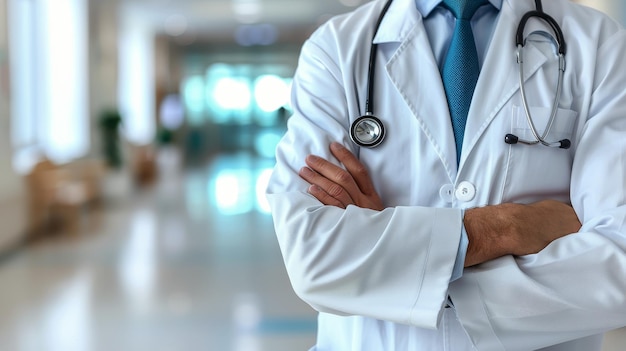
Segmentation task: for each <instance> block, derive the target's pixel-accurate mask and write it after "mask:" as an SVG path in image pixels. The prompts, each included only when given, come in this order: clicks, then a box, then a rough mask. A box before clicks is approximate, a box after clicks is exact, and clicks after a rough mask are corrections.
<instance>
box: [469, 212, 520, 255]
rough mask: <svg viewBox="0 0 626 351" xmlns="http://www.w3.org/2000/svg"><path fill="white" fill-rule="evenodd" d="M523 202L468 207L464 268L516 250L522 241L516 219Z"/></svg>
mask: <svg viewBox="0 0 626 351" xmlns="http://www.w3.org/2000/svg"><path fill="white" fill-rule="evenodd" d="M522 207H523V205H518V204H501V205H495V206H485V207H479V208H473V209H468V210H466V211H465V216H464V218H463V225H464V226H465V230H466V232H467V236H468V239H469V245H468V247H467V255H466V259H465V267H469V266H473V265H476V264H480V263H483V262H486V261H489V260H492V259H495V258H498V257H501V256H505V255H510V254H513V253H514V250H515V248H516V242H517V241H518V240H519V239H518V237H517V233H518V232H519V231H518V230H517V228H516V222H515V221H514V220H512V219H514V218H517V217H518V214H519V213H520V212H519V211H521V210H523V209H522Z"/></svg>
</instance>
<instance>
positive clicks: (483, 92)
mask: <svg viewBox="0 0 626 351" xmlns="http://www.w3.org/2000/svg"><path fill="white" fill-rule="evenodd" d="M531 10H534V7H533V4H532V2H530V1H516V0H505V1H504V2H503V4H502V9H501V10H500V15H499V18H498V23H497V24H496V28H495V30H494V33H493V36H492V39H491V43H490V45H489V49H488V51H487V56H486V58H485V61H484V64H483V67H482V71H481V73H480V76H479V78H478V83H477V85H476V90H475V92H474V97H473V100H472V105H471V107H470V111H469V115H468V120H467V125H466V128H465V138H464V144H463V153H462V155H461V167H462V166H463V163H464V160H465V159H467V157H468V155H469V154H470V153H471V152H472V149H473V148H474V147H475V146H476V143H477V142H478V141H479V139H480V138H481V136H482V134H483V133H484V131H485V129H486V128H487V127H488V126H489V124H490V123H491V121H493V119H494V118H495V117H496V115H497V114H498V113H499V112H500V111H501V110H502V108H503V107H504V106H505V104H506V103H507V102H508V101H509V100H510V99H511V97H512V96H513V95H514V94H515V93H517V92H518V91H519V67H518V64H517V60H516V50H517V48H516V45H515V33H516V31H517V26H518V24H519V22H520V19H521V17H522V16H523V14H524V13H526V12H527V11H531ZM529 28H530V26H529ZM526 33H528V30H527V31H526ZM546 61H547V57H546V56H545V54H544V53H542V52H541V51H540V50H538V49H536V48H534V47H533V46H532V45H527V46H526V49H525V54H524V81H527V80H528V79H529V78H530V77H531V76H532V75H533V74H535V72H537V71H538V70H539V69H540V68H541V66H542V65H543V64H544V63H545V62H546ZM505 132H506V131H502V135H503V140H504V134H505ZM503 142H504V141H503Z"/></svg>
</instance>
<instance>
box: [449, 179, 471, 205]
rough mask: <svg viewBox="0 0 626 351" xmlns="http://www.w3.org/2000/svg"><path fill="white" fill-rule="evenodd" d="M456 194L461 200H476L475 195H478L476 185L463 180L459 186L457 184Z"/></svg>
mask: <svg viewBox="0 0 626 351" xmlns="http://www.w3.org/2000/svg"><path fill="white" fill-rule="evenodd" d="M454 196H456V198H457V199H458V200H459V201H463V202H469V201H472V200H474V196H476V187H475V186H474V184H472V183H470V182H461V183H459V186H457V188H456V191H455V193H454Z"/></svg>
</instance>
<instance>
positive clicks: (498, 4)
mask: <svg viewBox="0 0 626 351" xmlns="http://www.w3.org/2000/svg"><path fill="white" fill-rule="evenodd" d="M502 1H503V0H489V2H490V3H491V5H493V7H495V8H496V9H497V10H498V11H500V9H501V8H502ZM441 3H442V0H415V5H416V6H417V10H418V11H419V12H420V13H421V14H422V17H424V18H426V17H428V15H430V13H431V12H432V11H433V10H434V9H435V7H437V6H438V5H439V4H441Z"/></svg>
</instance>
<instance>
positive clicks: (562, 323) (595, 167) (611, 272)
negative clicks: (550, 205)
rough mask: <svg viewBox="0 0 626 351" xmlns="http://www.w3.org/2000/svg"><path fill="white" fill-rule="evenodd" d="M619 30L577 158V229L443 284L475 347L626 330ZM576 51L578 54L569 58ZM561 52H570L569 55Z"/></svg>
mask: <svg viewBox="0 0 626 351" xmlns="http://www.w3.org/2000/svg"><path fill="white" fill-rule="evenodd" d="M624 52H626V32H625V31H624V30H620V31H618V32H617V33H614V34H613V35H611V36H610V37H609V39H607V40H605V41H604V43H603V44H602V45H601V46H600V48H599V51H598V52H597V62H596V63H595V64H594V65H595V69H594V71H595V73H594V74H593V79H590V80H592V81H589V82H587V83H585V84H589V85H592V88H589V90H588V91H589V93H588V94H586V96H587V97H585V96H581V97H580V98H581V99H585V98H587V99H589V104H588V106H589V109H588V113H587V114H588V117H587V118H586V122H585V121H584V122H583V123H584V125H583V126H582V127H581V128H580V134H579V137H578V145H577V148H576V152H575V157H574V163H573V169H572V178H571V189H570V191H571V195H570V196H571V201H572V205H573V207H574V209H575V210H576V212H577V214H578V217H579V218H580V220H581V222H582V223H583V226H582V228H581V230H580V232H579V233H576V234H572V235H569V236H566V237H563V238H561V239H559V240H556V241H554V242H553V243H551V244H550V245H549V246H548V247H547V248H545V249H544V250H543V251H541V252H539V253H538V254H535V255H530V256H526V257H518V258H513V257H503V258H501V259H498V260H495V261H491V262H488V263H486V264H483V265H481V266H478V267H475V268H472V269H466V270H465V272H464V276H463V278H462V279H460V280H459V281H456V282H454V283H453V284H451V290H450V295H451V296H452V298H453V300H454V302H455V306H456V308H457V310H458V313H459V315H460V318H461V321H462V323H463V325H464V327H465V328H466V330H467V331H468V333H469V335H470V337H471V338H472V340H473V342H474V343H475V344H476V346H477V347H478V349H479V350H504V349H506V350H535V349H539V348H541V347H546V346H549V345H554V344H557V343H561V342H565V341H568V340H573V339H577V338H582V337H585V336H588V335H592V334H598V333H602V332H605V331H608V330H611V329H615V328H618V327H621V326H624V325H626V66H625V64H626V61H624V58H623V55H622V53H624ZM574 54H579V53H572V55H574ZM568 55H569V53H568Z"/></svg>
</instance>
